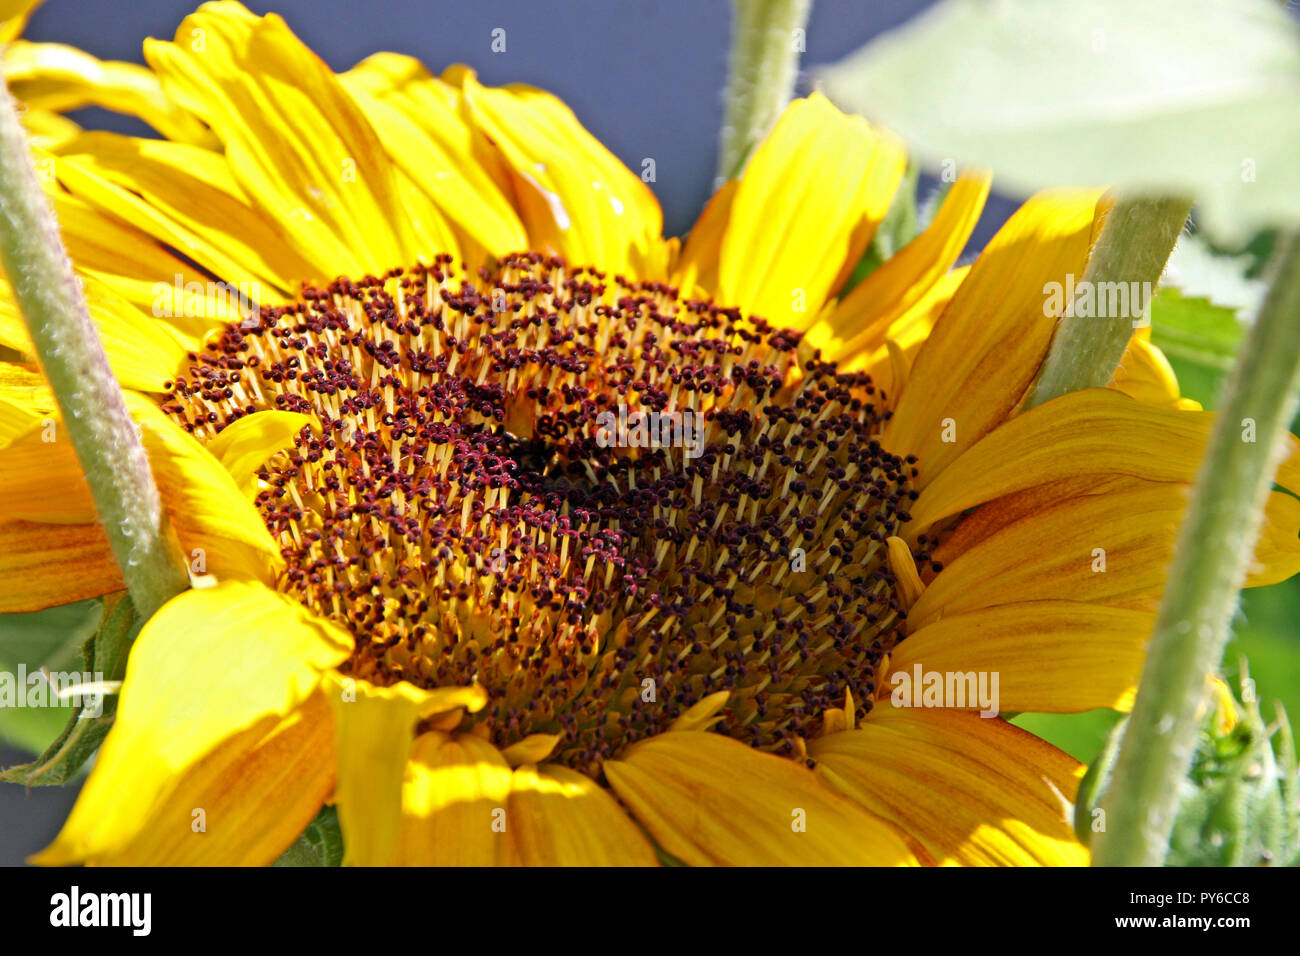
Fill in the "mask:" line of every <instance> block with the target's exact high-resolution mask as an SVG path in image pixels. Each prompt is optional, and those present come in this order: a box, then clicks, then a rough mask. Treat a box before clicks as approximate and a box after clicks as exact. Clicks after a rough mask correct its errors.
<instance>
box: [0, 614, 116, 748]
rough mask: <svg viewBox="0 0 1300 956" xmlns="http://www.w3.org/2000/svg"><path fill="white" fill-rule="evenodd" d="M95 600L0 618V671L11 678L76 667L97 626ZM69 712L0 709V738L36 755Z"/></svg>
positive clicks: (42, 709) (62, 710) (47, 708)
mask: <svg viewBox="0 0 1300 956" xmlns="http://www.w3.org/2000/svg"><path fill="white" fill-rule="evenodd" d="M99 617H100V602H99V601H81V602H78V603H76V604H66V605H64V606H62V607H54V608H50V609H49V610H46V611H37V612H34V613H31V614H4V615H0V671H3V672H6V673H9V674H13V675H15V679H16V675H17V673H18V671H19V667H20V665H21V666H22V668H24V669H25V670H26V672H27V673H28V674H34V673H37V672H38V671H40V669H41V668H42V667H45V668H48V669H49V670H50V671H71V670H80V669H81V646H82V645H83V644H84V643H85V642H86V638H87V637H88V636H89V635H90V634H92V633H94V629H95V627H96V625H97V624H98V622H99ZM72 713H73V708H72V707H71V706H67V707H0V739H2V740H4V741H5V742H6V743H8V744H11V745H14V746H17V747H20V748H21V749H23V750H27V751H29V752H31V753H34V754H36V753H40V752H41V751H42V750H43V749H44V748H45V747H46V745H48V744H49V742H50V741H51V740H54V739H55V738H56V737H58V736H59V734H60V732H61V731H62V730H63V728H64V726H65V725H66V724H67V723H68V718H69V716H70V715H71V714H72Z"/></svg>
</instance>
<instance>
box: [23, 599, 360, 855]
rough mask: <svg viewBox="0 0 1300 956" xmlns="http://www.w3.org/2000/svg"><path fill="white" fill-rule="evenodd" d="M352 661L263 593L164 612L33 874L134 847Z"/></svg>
mask: <svg viewBox="0 0 1300 956" xmlns="http://www.w3.org/2000/svg"><path fill="white" fill-rule="evenodd" d="M351 650H352V640H351V638H350V637H349V636H348V635H347V634H346V633H344V632H343V631H341V630H339V629H338V628H337V627H335V626H334V625H333V624H330V623H328V622H326V621H323V620H321V619H320V618H317V617H316V616H315V615H313V614H311V613H310V612H309V611H307V610H306V609H305V608H303V607H302V605H300V604H297V603H296V602H294V601H291V600H290V599H288V598H286V597H284V596H283V595H280V594H277V593H276V592H274V591H272V590H270V589H269V588H265V587H263V586H261V585H258V584H245V583H242V582H223V583H221V584H218V585H217V586H216V587H213V588H204V589H202V590H194V591H186V592H184V593H182V594H180V595H178V596H177V597H175V598H173V599H172V600H171V601H169V602H167V604H165V605H164V606H163V608H162V610H160V611H159V612H158V613H157V614H155V615H154V616H153V617H152V618H150V619H149V621H148V622H147V623H146V624H145V626H144V628H143V630H141V632H140V635H139V637H137V638H136V640H135V644H134V645H133V647H132V648H131V656H130V658H129V659H128V662H127V668H126V679H125V681H124V682H123V686H122V693H121V697H120V698H119V700H118V707H117V716H116V719H115V720H114V723H113V729H112V730H111V731H110V732H109V734H108V738H107V739H106V740H105V741H104V746H103V748H102V749H101V750H100V752H99V757H98V759H97V760H96V761H95V767H94V769H93V770H92V771H91V774H90V777H89V779H88V780H87V781H86V785H85V786H84V787H83V788H82V790H81V795H80V796H79V797H78V798H77V803H76V805H75V806H74V807H73V808H72V813H71V814H70V815H69V816H68V819H67V822H66V823H65V824H64V826H63V830H62V831H61V832H60V833H59V835H58V837H57V838H56V839H55V841H54V843H53V844H51V845H50V846H49V847H48V848H47V849H46V850H44V851H42V852H41V853H40V854H38V855H37V857H36V862H39V863H44V864H61V863H76V862H81V861H84V860H87V859H96V858H99V857H101V856H105V855H109V854H112V853H114V852H116V851H119V850H121V849H123V848H125V847H126V846H128V845H129V844H130V843H131V842H132V841H133V840H135V839H136V838H137V837H138V836H139V834H140V831H141V829H142V827H144V826H145V825H146V824H147V823H148V821H149V820H150V819H151V817H152V816H153V814H154V813H155V812H156V811H157V810H158V809H159V808H161V807H163V806H164V805H165V804H166V803H167V801H168V800H169V799H171V798H172V797H173V795H174V794H175V793H176V790H177V788H178V787H179V786H180V785H181V783H182V781H183V780H184V779H185V777H186V775H187V774H188V773H189V772H190V771H191V770H192V769H193V768H194V767H195V766H196V765H198V764H199V762H200V761H201V760H203V759H204V757H205V756H207V755H208V754H210V753H212V752H213V751H214V750H215V749H216V748H218V747H220V746H221V745H222V744H223V743H225V742H227V741H229V740H230V739H232V738H234V737H235V736H236V735H238V734H240V733H242V732H243V731H245V730H247V729H249V728H250V727H253V726H256V725H258V724H259V723H260V722H263V721H266V720H267V718H275V719H276V720H277V721H278V719H279V718H282V717H285V716H287V715H288V714H290V713H292V712H293V711H294V710H295V709H296V708H297V707H298V706H300V705H301V704H302V703H303V702H304V701H306V700H307V698H308V697H310V696H311V695H312V694H313V693H314V692H315V691H316V690H317V688H318V687H319V686H320V684H321V679H322V674H323V673H324V672H326V671H327V670H328V669H329V668H332V667H334V666H335V665H337V664H339V663H341V662H342V661H343V660H344V659H345V658H346V657H347V656H348V654H349V653H350V652H351ZM273 725H274V724H273V723H272V724H271V725H270V726H266V728H265V730H266V731H269V730H271V727H272V726H273ZM191 809H192V808H191Z"/></svg>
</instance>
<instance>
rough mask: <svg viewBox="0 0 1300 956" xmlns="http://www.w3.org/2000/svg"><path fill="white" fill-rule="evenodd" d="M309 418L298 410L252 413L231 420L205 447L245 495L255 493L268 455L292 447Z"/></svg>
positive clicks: (250, 495) (308, 423)
mask: <svg viewBox="0 0 1300 956" xmlns="http://www.w3.org/2000/svg"><path fill="white" fill-rule="evenodd" d="M311 423H312V419H311V418H309V417H308V416H306V415H300V414H299V413H297V412H276V411H268V412H254V413H253V414H252V415H245V416H244V417H243V418H239V419H236V420H235V421H233V422H231V423H230V424H229V425H227V426H226V427H225V428H223V429H222V430H221V432H220V433H219V434H218V435H217V436H216V437H215V438H213V439H212V440H211V441H209V442H207V444H206V445H205V446H204V447H206V448H207V450H208V451H209V452H210V453H211V454H212V455H213V456H214V457H216V459H217V460H218V461H219V462H221V467H223V468H224V469H226V472H227V473H228V474H229V475H230V477H231V479H232V480H233V481H234V483H235V484H236V485H237V486H238V487H239V488H240V489H241V490H242V491H243V492H244V494H245V495H246V496H248V497H250V498H251V497H253V496H254V495H255V494H256V492H257V477H256V476H257V471H258V469H260V468H261V467H262V466H263V465H264V464H266V461H267V459H268V458H271V457H272V456H274V455H275V454H277V453H278V452H281V451H283V450H284V449H286V448H289V447H292V445H293V440H294V437H295V436H297V435H298V434H300V433H301V432H302V430H303V429H304V428H308V427H310V426H311Z"/></svg>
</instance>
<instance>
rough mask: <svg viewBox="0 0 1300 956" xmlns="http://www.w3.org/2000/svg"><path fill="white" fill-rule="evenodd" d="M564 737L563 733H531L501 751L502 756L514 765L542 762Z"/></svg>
mask: <svg viewBox="0 0 1300 956" xmlns="http://www.w3.org/2000/svg"><path fill="white" fill-rule="evenodd" d="M561 739H563V738H562V735H561V734H529V735H528V736H527V737H525V738H524V739H523V740H520V741H517V742H515V743H513V744H511V745H510V746H509V747H507V748H506V749H505V750H503V751H501V756H502V757H504V758H505V760H506V763H508V764H510V766H512V767H518V766H520V765H521V764H526V763H541V762H542V761H543V760H545V759H546V758H547V757H549V756H550V755H551V751H552V750H554V749H555V745H556V744H558V743H559V742H560V740H561Z"/></svg>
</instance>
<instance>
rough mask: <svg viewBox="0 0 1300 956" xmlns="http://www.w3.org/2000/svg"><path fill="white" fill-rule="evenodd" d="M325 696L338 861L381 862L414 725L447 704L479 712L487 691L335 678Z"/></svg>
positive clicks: (396, 813) (389, 843)
mask: <svg viewBox="0 0 1300 956" xmlns="http://www.w3.org/2000/svg"><path fill="white" fill-rule="evenodd" d="M328 693H329V699H330V703H331V705H332V707H333V710H334V726H335V735H336V736H335V741H336V749H337V752H338V771H337V782H336V784H335V804H336V805H337V806H338V811H339V826H340V828H341V829H342V831H343V843H344V847H345V854H346V855H345V857H344V863H345V864H347V865H350V866H378V865H384V864H387V863H388V862H389V860H390V858H391V857H392V854H393V852H394V848H395V845H396V842H397V836H398V833H399V830H400V829H401V826H402V820H403V811H402V802H403V790H402V780H403V776H404V775H405V773H406V766H407V755H408V754H410V753H411V742H412V739H413V737H414V735H415V725H416V723H417V722H418V721H419V720H420V719H421V718H422V717H428V716H430V715H431V714H433V713H436V712H439V711H442V710H450V709H452V708H455V707H465V708H466V709H468V710H470V711H471V712H472V711H476V710H479V709H481V708H482V706H483V704H484V703H485V702H486V700H487V695H486V694H485V693H484V691H483V688H482V687H479V686H477V685H475V686H472V687H444V688H439V689H437V690H432V691H429V690H422V689H420V688H418V687H415V686H414V685H412V684H409V683H407V682H406V681H401V682H399V683H397V684H395V685H393V686H391V687H377V686H375V685H374V684H372V683H370V682H369V681H367V680H361V679H358V678H352V677H337V678H335V680H334V682H333V686H332V687H331V688H330V689H329V691H328Z"/></svg>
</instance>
